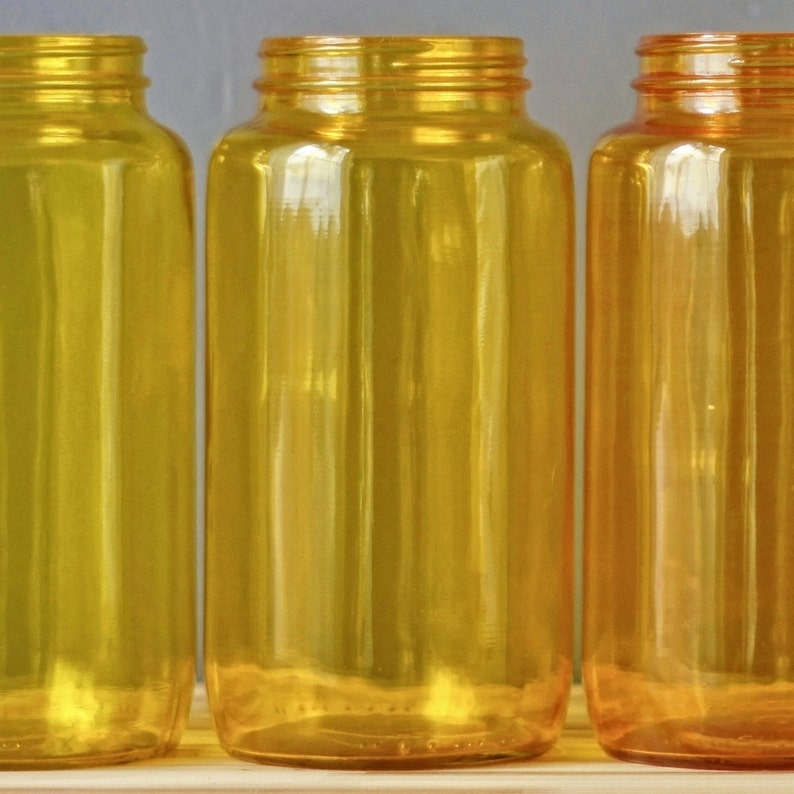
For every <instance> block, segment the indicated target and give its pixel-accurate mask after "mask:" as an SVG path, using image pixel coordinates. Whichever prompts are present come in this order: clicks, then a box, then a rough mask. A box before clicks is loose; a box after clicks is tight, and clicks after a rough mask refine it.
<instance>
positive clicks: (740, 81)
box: [632, 31, 794, 92]
mask: <svg viewBox="0 0 794 794" xmlns="http://www.w3.org/2000/svg"><path fill="white" fill-rule="evenodd" d="M635 52H636V54H637V55H638V56H639V57H640V64H641V66H640V76H639V77H638V78H636V79H635V80H634V81H633V82H632V86H633V87H634V88H635V89H637V90H639V91H643V92H649V91H680V90H686V89H694V90H698V89H701V88H703V89H708V88H714V89H731V90H741V89H743V88H751V89H753V90H758V89H778V90H780V89H792V88H794V33H785V32H771V33H763V32H749V33H745V32H731V31H716V32H702V33H695V32H693V33H665V34H652V35H646V36H643V37H642V38H641V39H640V41H639V44H638V46H637V48H636V50H635Z"/></svg>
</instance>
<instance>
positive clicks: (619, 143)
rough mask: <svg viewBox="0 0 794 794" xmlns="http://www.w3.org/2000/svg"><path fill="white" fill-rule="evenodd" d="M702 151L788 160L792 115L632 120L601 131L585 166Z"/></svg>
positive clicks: (793, 147)
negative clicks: (772, 119)
mask: <svg viewBox="0 0 794 794" xmlns="http://www.w3.org/2000/svg"><path fill="white" fill-rule="evenodd" d="M670 152H675V153H676V154H677V155H678V156H681V155H683V154H686V153H692V154H694V155H695V156H698V154H702V153H704V152H708V153H713V154H720V155H721V156H729V157H736V158H741V159H759V160H769V159H784V160H788V159H792V160H794V119H792V120H791V123H790V124H788V125H787V124H780V123H769V124H763V123H761V122H760V121H758V120H755V121H751V122H749V123H748V122H744V123H743V122H742V120H741V119H735V118H732V119H723V120H720V119H711V120H708V119H705V120H704V119H698V120H694V121H692V120H691V121H690V122H689V123H673V122H671V121H665V120H663V119H659V120H651V121H636V120H632V121H629V122H627V123H625V124H621V125H619V126H617V127H614V128H612V129H610V130H608V131H607V132H605V133H604V134H603V135H602V136H601V137H600V138H599V139H598V140H597V141H596V143H595V145H594V147H593V150H592V159H591V165H592V163H594V162H599V161H601V160H609V161H619V162H637V163H648V162H652V161H657V160H658V159H659V157H660V156H664V155H665V154H666V153H670Z"/></svg>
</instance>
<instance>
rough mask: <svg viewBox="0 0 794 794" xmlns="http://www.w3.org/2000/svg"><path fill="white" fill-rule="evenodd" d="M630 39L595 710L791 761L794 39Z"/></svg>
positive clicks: (602, 314)
mask: <svg viewBox="0 0 794 794" xmlns="http://www.w3.org/2000/svg"><path fill="white" fill-rule="evenodd" d="M638 53H639V55H640V58H641V74H640V77H639V79H638V80H637V81H636V82H635V87H636V88H637V90H638V92H639V101H638V109H637V114H636V116H635V117H634V119H632V120H631V121H630V122H629V123H628V124H625V125H623V126H622V127H618V128H617V129H615V130H613V131H611V132H610V133H608V134H607V135H606V136H605V137H603V138H602V139H601V141H600V142H599V143H598V145H597V146H596V148H595V151H594V153H593V156H592V161H591V170H590V193H589V202H588V203H589V207H588V276H587V383H586V401H587V409H586V456H585V514H586V551H585V577H586V582H585V639H584V643H585V651H584V672H585V681H586V685H587V693H588V699H589V706H590V712H591V715H592V719H593V722H594V724H595V728H596V732H597V734H598V738H599V740H600V742H601V743H602V745H603V746H604V747H605V748H606V749H607V750H608V751H609V752H610V753H612V754H614V755H616V756H618V757H620V758H626V759H629V760H635V761H645V762H650V763H658V764H673V765H682V766H714V767H771V766H794V569H793V568H792V564H794V532H793V531H792V528H793V527H794V34H746V33H725V34H721V33H716V34H691V35H687V34H684V35H669V36H649V37H646V38H644V39H643V40H642V41H641V43H640V46H639V50H638Z"/></svg>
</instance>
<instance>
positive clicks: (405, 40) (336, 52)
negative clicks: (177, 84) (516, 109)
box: [254, 36, 530, 92]
mask: <svg viewBox="0 0 794 794" xmlns="http://www.w3.org/2000/svg"><path fill="white" fill-rule="evenodd" d="M259 55H260V57H261V58H262V59H263V77H262V79H260V80H258V81H257V82H255V83H254V86H255V88H257V89H258V90H259V91H262V92H273V91H278V90H306V91H310V90H312V89H317V90H320V91H327V90H333V89H339V90H379V89H388V90H400V89H401V88H405V89H409V90H436V89H437V90H455V89H459V90H466V91H470V90H478V89H479V90H494V89H495V88H498V89H501V90H515V91H520V90H526V89H527V88H528V87H529V85H530V83H529V81H528V80H527V79H526V78H525V77H524V74H523V71H524V66H525V65H526V62H527V61H526V58H525V57H524V43H523V41H522V40H521V39H520V38H516V37H510V36H302V37H288V38H271V39H264V40H263V41H262V44H261V46H260V49H259Z"/></svg>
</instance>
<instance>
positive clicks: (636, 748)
mask: <svg viewBox="0 0 794 794" xmlns="http://www.w3.org/2000/svg"><path fill="white" fill-rule="evenodd" d="M602 747H603V748H604V750H606V751H607V752H608V753H609V754H610V755H612V756H614V757H615V758H618V759H620V760H622V761H632V762H635V763H642V764H652V765H655V766H675V767H688V768H695V769H737V770H738V769H773V768H774V769H794V723H792V722H791V721H790V720H789V721H784V720H782V719H781V718H780V717H776V716H774V715H769V716H765V715H763V714H752V715H750V714H748V715H744V716H743V717H732V718H726V717H715V718H711V719H709V718H702V717H692V718H686V719H675V720H667V721H664V722H659V723H654V724H652V725H644V726H642V727H640V728H636V729H633V730H631V731H628V732H627V733H625V734H624V735H623V736H621V737H620V739H619V741H617V742H615V743H614V744H609V743H606V742H602Z"/></svg>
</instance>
